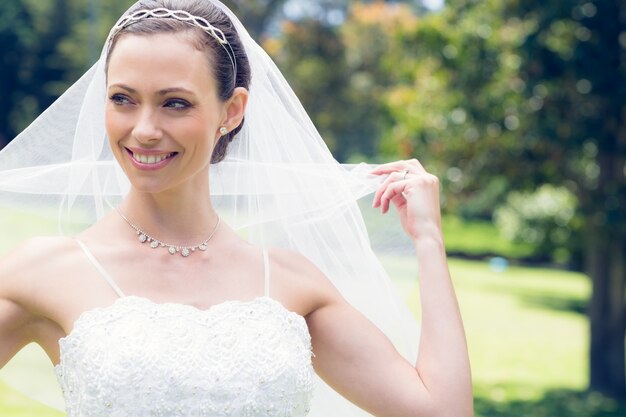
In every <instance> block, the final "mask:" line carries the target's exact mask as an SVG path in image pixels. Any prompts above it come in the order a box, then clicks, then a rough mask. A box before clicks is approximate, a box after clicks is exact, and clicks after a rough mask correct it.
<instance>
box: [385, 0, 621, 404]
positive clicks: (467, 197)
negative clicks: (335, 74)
mask: <svg viewBox="0 0 626 417" xmlns="http://www.w3.org/2000/svg"><path fill="white" fill-rule="evenodd" d="M397 36H398V37H399V39H401V42H402V43H403V45H404V49H405V50H406V51H407V53H408V51H410V52H411V55H412V59H410V60H409V62H408V63H406V65H397V66H396V67H395V68H394V71H395V72H396V74H400V77H399V78H398V79H400V80H404V81H403V82H401V83H399V84H398V85H397V86H396V87H394V88H393V89H391V90H390V91H389V94H388V95H387V106H388V108H389V111H390V113H391V114H392V116H393V118H394V120H395V121H396V124H395V126H393V128H392V129H390V130H389V131H388V132H387V134H386V136H385V142H384V143H383V149H384V150H386V151H387V152H397V150H398V149H400V150H403V152H405V156H406V155H407V154H418V155H422V153H423V154H424V155H432V156H433V157H434V159H436V161H435V163H434V165H435V167H436V169H438V170H439V173H440V175H442V176H443V177H444V181H445V182H446V185H447V186H448V187H450V189H451V190H452V191H453V193H452V194H453V198H452V199H451V200H449V201H448V203H452V205H453V206H455V205H456V207H462V206H463V205H465V204H466V202H467V201H472V199H475V198H476V196H477V195H478V196H480V195H481V194H483V193H485V192H487V193H488V194H490V195H491V193H490V192H489V190H490V189H492V188H493V187H494V184H496V185H497V184H502V185H500V186H499V187H500V190H501V191H502V192H501V193H500V197H499V198H500V199H501V198H504V197H505V196H506V191H508V190H513V189H518V190H524V189H533V188H536V187H538V186H540V185H542V184H546V183H550V184H556V185H560V186H563V187H567V188H568V189H569V190H570V191H571V192H572V193H573V194H575V195H576V196H577V199H578V213H579V215H580V216H581V217H582V218H584V219H585V225H584V233H581V234H579V235H577V236H572V239H579V241H580V244H581V246H582V248H583V251H584V269H585V271H586V272H587V274H588V275H589V276H590V277H591V280H592V284H593V285H592V287H593V291H592V296H591V300H590V304H589V318H590V328H591V348H590V357H589V364H590V365H589V366H590V375H591V377H590V382H589V386H590V388H591V389H593V390H598V391H600V392H602V393H605V394H607V395H610V396H612V397H615V398H619V399H625V398H626V382H625V374H626V366H625V346H624V336H625V333H626V322H625V319H626V301H625V280H626V270H625V265H624V263H625V259H626V173H625V166H626V165H625V163H626V117H624V115H625V114H626V3H624V2H623V1H619V0H604V1H595V0H566V1H562V2H548V3H546V2H542V1H534V0H533V1H521V0H507V1H505V2H501V1H494V0H486V1H476V0H450V1H448V2H447V6H446V9H445V10H444V11H443V12H442V13H441V14H439V15H434V16H428V17H426V18H424V19H423V20H422V21H421V22H420V24H419V25H418V26H417V27H416V29H415V30H413V31H409V32H407V33H402V34H398V35H397ZM403 74H404V78H402V75H403ZM469 179H471V181H470V180H469ZM481 189H482V190H486V191H481ZM492 197H494V198H493V199H492V200H491V202H490V203H491V204H490V205H483V206H482V207H481V209H483V210H484V209H486V211H485V212H484V214H488V213H489V207H491V208H492V207H493V203H494V202H495V203H497V202H498V196H497V193H496V194H495V195H493V196H492ZM474 214H476V213H474Z"/></svg>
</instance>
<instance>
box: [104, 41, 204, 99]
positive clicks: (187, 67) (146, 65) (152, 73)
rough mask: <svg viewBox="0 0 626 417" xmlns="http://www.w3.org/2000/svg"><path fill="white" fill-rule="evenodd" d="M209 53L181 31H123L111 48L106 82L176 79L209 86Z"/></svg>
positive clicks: (198, 86) (144, 81) (146, 81)
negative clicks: (151, 32) (146, 32)
mask: <svg viewBox="0 0 626 417" xmlns="http://www.w3.org/2000/svg"><path fill="white" fill-rule="evenodd" d="M210 65H211V64H210V58H209V56H208V55H207V54H206V53H205V52H204V51H201V50H198V48H196V47H195V46H194V44H193V41H192V39H191V37H190V36H188V35H185V34H183V33H158V34H150V35H145V34H140V35H139V34H125V35H123V36H122V37H120V39H118V41H117V42H116V45H115V48H114V49H113V50H112V51H111V56H110V59H109V65H108V70H107V79H108V83H109V84H114V83H129V82H133V83H140V84H145V83H148V82H152V83H154V82H161V83H162V82H167V81H177V82H178V83H185V84H192V85H197V88H202V87H203V86H210V87H213V86H214V84H215V80H214V77H213V75H212V73H213V72H212V69H211V68H210Z"/></svg>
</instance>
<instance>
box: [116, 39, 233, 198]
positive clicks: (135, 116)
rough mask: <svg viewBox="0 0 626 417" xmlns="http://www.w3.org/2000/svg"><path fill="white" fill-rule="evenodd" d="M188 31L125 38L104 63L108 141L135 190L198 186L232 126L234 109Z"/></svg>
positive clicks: (158, 190)
mask: <svg viewBox="0 0 626 417" xmlns="http://www.w3.org/2000/svg"><path fill="white" fill-rule="evenodd" d="M189 36H190V35H188V34H185V33H179V34H155V35H124V36H122V37H121V38H120V39H119V40H118V42H117V43H116V46H115V48H114V50H113V52H112V54H111V57H110V60H109V67H108V72H107V104H106V130H107V133H108V136H109V143H110V146H111V149H112V150H113V153H114V155H115V157H116V159H117V160H118V162H119V163H120V165H121V166H122V168H123V169H124V171H125V172H126V175H127V176H128V178H129V179H130V181H131V183H132V184H133V186H134V187H135V188H137V189H139V190H141V191H145V192H150V193H158V192H162V191H166V190H168V189H173V188H176V187H184V186H186V185H191V186H194V184H195V185H197V186H205V185H206V181H207V175H208V172H207V171H208V167H209V164H210V160H211V153H212V151H213V147H214V144H215V143H216V141H217V139H218V138H219V137H220V133H219V128H220V127H221V126H224V125H226V126H227V127H228V128H229V130H231V129H232V128H231V127H230V126H228V124H229V123H231V124H232V120H229V119H232V117H231V116H232V112H233V111H232V109H230V110H229V103H224V102H222V101H221V100H219V98H218V93H217V91H218V90H217V83H216V81H215V79H214V77H213V76H212V75H211V74H212V72H211V69H210V68H209V65H210V62H209V60H208V58H207V55H206V53H205V52H203V51H200V50H198V49H196V48H195V47H194V46H193V45H192V43H191V40H190V38H189ZM244 106H245V105H244ZM242 111H243V110H242Z"/></svg>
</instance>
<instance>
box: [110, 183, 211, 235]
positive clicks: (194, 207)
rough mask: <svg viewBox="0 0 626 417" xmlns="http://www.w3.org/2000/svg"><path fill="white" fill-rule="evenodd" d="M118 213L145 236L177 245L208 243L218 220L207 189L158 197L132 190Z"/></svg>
mask: <svg viewBox="0 0 626 417" xmlns="http://www.w3.org/2000/svg"><path fill="white" fill-rule="evenodd" d="M119 209H120V211H121V212H122V213H123V214H124V215H125V216H126V217H127V218H128V219H129V220H130V221H132V222H133V223H134V224H135V225H136V226H137V227H139V228H140V229H141V230H143V231H144V232H146V233H148V234H150V235H152V236H154V237H156V238H158V239H160V240H164V241H165V240H169V241H171V242H176V243H177V244H189V245H193V244H195V243H197V242H198V241H201V240H204V239H206V238H207V236H208V235H209V234H210V233H211V231H212V230H213V229H214V227H215V225H216V223H217V220H218V214H217V212H216V211H215V210H214V208H213V205H212V204H211V199H210V195H209V191H208V187H206V188H205V189H200V190H198V189H197V188H195V189H188V190H176V191H168V192H162V193H158V194H152V193H145V192H141V191H139V190H136V189H134V188H131V190H130V192H129V194H128V196H127V197H126V199H125V200H124V202H123V203H122V204H121V205H120V208H119Z"/></svg>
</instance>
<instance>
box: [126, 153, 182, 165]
mask: <svg viewBox="0 0 626 417" xmlns="http://www.w3.org/2000/svg"><path fill="white" fill-rule="evenodd" d="M172 155H173V154H171V153H168V154H167V155H142V154H139V153H136V152H133V158H134V159H135V160H136V161H138V162H141V163H142V164H158V163H159V162H161V161H163V160H164V159H167V158H169V157H170V156H172Z"/></svg>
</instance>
